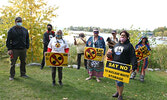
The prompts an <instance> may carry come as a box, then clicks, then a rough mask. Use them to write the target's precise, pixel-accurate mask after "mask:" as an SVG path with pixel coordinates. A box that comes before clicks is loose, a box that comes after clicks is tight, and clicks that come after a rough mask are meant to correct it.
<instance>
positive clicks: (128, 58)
mask: <svg viewBox="0 0 167 100" xmlns="http://www.w3.org/2000/svg"><path fill="white" fill-rule="evenodd" d="M112 57H113V60H112V61H116V62H119V63H124V64H131V65H132V70H133V71H135V69H136V68H137V58H136V55H135V49H134V47H133V45H132V44H131V43H130V40H129V33H128V32H127V31H125V30H124V31H122V32H121V33H120V38H119V42H118V43H117V44H115V45H114V47H113V49H112ZM129 72H130V70H129ZM116 88H117V89H116V90H117V92H116V93H115V94H113V97H116V98H118V100H122V99H123V97H122V93H123V89H124V83H123V82H121V81H117V80H116Z"/></svg>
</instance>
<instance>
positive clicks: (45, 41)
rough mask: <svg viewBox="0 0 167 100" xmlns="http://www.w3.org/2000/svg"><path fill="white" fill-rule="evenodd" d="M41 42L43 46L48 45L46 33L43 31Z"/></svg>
mask: <svg viewBox="0 0 167 100" xmlns="http://www.w3.org/2000/svg"><path fill="white" fill-rule="evenodd" d="M43 44H44V47H47V46H48V39H47V34H45V33H44V35H43Z"/></svg>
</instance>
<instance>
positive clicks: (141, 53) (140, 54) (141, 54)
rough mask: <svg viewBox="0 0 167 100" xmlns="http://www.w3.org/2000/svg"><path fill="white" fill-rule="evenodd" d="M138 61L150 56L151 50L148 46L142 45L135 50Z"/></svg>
mask: <svg viewBox="0 0 167 100" xmlns="http://www.w3.org/2000/svg"><path fill="white" fill-rule="evenodd" d="M135 53H136V58H137V61H140V60H142V59H144V58H146V57H148V56H150V51H149V50H148V49H147V47H146V46H142V47H140V48H138V49H136V50H135Z"/></svg>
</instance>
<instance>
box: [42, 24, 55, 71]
mask: <svg viewBox="0 0 167 100" xmlns="http://www.w3.org/2000/svg"><path fill="white" fill-rule="evenodd" d="M47 30H48V31H46V32H45V33H44V35H43V45H44V48H43V59H42V63H41V69H43V67H44V65H45V55H44V53H45V52H46V51H47V49H48V44H49V41H50V40H51V38H52V37H54V36H55V32H54V31H52V25H51V24H48V25H47Z"/></svg>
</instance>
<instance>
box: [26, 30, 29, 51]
mask: <svg viewBox="0 0 167 100" xmlns="http://www.w3.org/2000/svg"><path fill="white" fill-rule="evenodd" d="M26 35H27V36H26V48H27V49H28V48H29V34H28V31H27V34H26Z"/></svg>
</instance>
